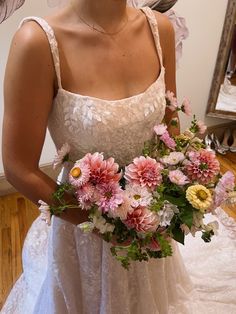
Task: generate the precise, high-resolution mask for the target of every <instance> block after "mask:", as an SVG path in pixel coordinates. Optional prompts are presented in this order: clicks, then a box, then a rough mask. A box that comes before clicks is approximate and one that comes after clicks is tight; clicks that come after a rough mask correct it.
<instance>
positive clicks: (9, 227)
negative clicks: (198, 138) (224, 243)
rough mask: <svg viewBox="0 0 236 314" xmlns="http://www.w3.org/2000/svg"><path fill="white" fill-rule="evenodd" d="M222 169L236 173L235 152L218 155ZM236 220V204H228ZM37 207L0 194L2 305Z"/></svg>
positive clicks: (19, 267) (19, 269) (19, 266)
mask: <svg viewBox="0 0 236 314" xmlns="http://www.w3.org/2000/svg"><path fill="white" fill-rule="evenodd" d="M218 157H219V160H220V163H221V168H222V172H225V171H227V170H231V171H233V172H234V173H235V175H236V153H235V154H233V153H229V154H227V155H226V156H221V155H219V156H218ZM224 209H225V211H226V212H227V213H228V214H229V215H230V216H232V217H234V218H235V220H236V208H235V206H234V207H231V208H229V207H227V208H226V207H225V208H224ZM38 214H39V212H38V209H37V208H36V206H35V205H33V204H32V203H31V202H30V201H29V200H27V199H25V198H24V197H23V196H22V195H20V194H19V193H15V194H11V195H8V196H3V197H0V309H1V307H2V304H3V303H4V301H5V299H6V296H7V295H8V293H9V291H10V289H11V288H12V286H13V284H14V283H15V281H16V280H17V278H18V277H19V275H20V274H21V272H22V264H21V251H22V246H23V242H24V239H25V236H26V233H27V231H28V229H29V227H30V225H31V224H32V222H33V220H34V219H35V218H36V217H37V215H38Z"/></svg>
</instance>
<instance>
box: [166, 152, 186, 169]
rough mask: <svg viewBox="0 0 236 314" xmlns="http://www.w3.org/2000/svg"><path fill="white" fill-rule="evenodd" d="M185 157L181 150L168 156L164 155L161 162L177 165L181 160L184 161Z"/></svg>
mask: <svg viewBox="0 0 236 314" xmlns="http://www.w3.org/2000/svg"><path fill="white" fill-rule="evenodd" d="M184 159H185V156H184V154H183V153H181V152H171V153H170V154H169V155H168V156H164V157H162V158H161V162H163V163H164V164H167V165H170V166H175V165H177V164H178V163H179V162H182V161H183V160H184Z"/></svg>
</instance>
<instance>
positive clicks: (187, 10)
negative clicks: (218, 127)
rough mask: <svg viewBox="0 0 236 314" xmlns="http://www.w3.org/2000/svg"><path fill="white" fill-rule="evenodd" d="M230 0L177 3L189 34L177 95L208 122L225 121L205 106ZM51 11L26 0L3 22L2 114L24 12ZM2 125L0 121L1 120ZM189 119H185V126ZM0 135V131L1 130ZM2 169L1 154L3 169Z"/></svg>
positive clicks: (47, 155)
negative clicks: (5, 80)
mask: <svg viewBox="0 0 236 314" xmlns="http://www.w3.org/2000/svg"><path fill="white" fill-rule="evenodd" d="M226 6H227V0H211V1H210V0H209V1H206V0H197V1H196V0H179V1H178V3H177V4H176V5H175V10H176V12H177V13H178V14H179V15H181V16H183V17H185V19H186V22H187V25H188V28H189V31H190V35H189V38H188V39H187V40H186V41H185V43H184V50H183V57H182V59H181V60H180V67H179V69H178V71H177V87H178V97H179V99H180V100H181V99H182V98H183V97H184V96H187V97H189V98H190V99H191V102H192V109H193V111H194V112H195V113H196V115H197V117H198V118H199V119H201V120H205V121H206V123H207V124H208V125H212V124H216V123H222V122H223V120H220V119H209V118H206V119H205V110H206V105H207V100H208V95H209V90H210V85H211V80H212V76H213V71H214V67H215V61H216V56H217V52H218V47H219V42H220V36H221V31H222V26H223V22H224V16H225V11H226ZM48 12H49V9H48V8H47V6H46V0H44V2H42V1H41V0H40V1H38V0H26V4H25V5H24V6H23V8H21V9H19V10H18V12H16V13H15V14H14V15H13V16H12V17H11V18H10V19H9V20H8V21H6V22H4V23H3V24H2V25H0V116H1V118H2V115H3V100H2V98H3V97H2V88H1V86H2V80H3V74H4V68H5V63H6V58H7V54H8V50H9V45H10V40H11V38H12V36H13V34H14V32H15V30H16V28H17V25H18V24H19V22H20V20H21V19H22V18H23V17H24V16H29V15H37V16H44V15H46V14H47V13H48ZM0 125H1V124H0ZM186 126H187V120H186V119H182V127H186ZM0 135H1V132H0ZM53 156H54V145H53V143H52V141H51V139H50V137H49V136H47V138H46V142H45V147H44V150H43V153H42V156H41V161H40V163H41V164H43V163H47V162H50V161H51V160H52V159H53ZM2 171H3V166H2V161H1V154H0V173H1V172H2Z"/></svg>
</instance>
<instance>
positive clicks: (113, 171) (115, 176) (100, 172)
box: [82, 153, 121, 185]
mask: <svg viewBox="0 0 236 314" xmlns="http://www.w3.org/2000/svg"><path fill="white" fill-rule="evenodd" d="M82 160H83V163H85V164H86V165H87V166H88V167H89V169H90V180H89V181H90V182H91V183H92V184H93V185H97V184H106V183H108V182H111V181H113V182H118V181H119V180H120V178H121V173H118V170H119V165H118V164H117V163H115V161H114V158H108V159H107V160H104V156H103V154H101V153H94V154H90V153H89V154H87V155H85V157H84V158H83V159H82Z"/></svg>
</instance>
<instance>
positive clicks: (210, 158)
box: [185, 149, 220, 184]
mask: <svg viewBox="0 0 236 314" xmlns="http://www.w3.org/2000/svg"><path fill="white" fill-rule="evenodd" d="M185 171H186V172H187V175H188V177H189V179H190V180H192V181H197V182H198V183H201V184H207V183H210V182H211V181H212V180H214V179H215V176H216V175H217V174H219V172H220V164H219V161H218V160H217V158H216V155H215V153H214V152H212V151H207V150H205V149H201V150H199V151H196V152H195V151H192V152H190V153H189V161H188V162H186V165H185Z"/></svg>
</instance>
